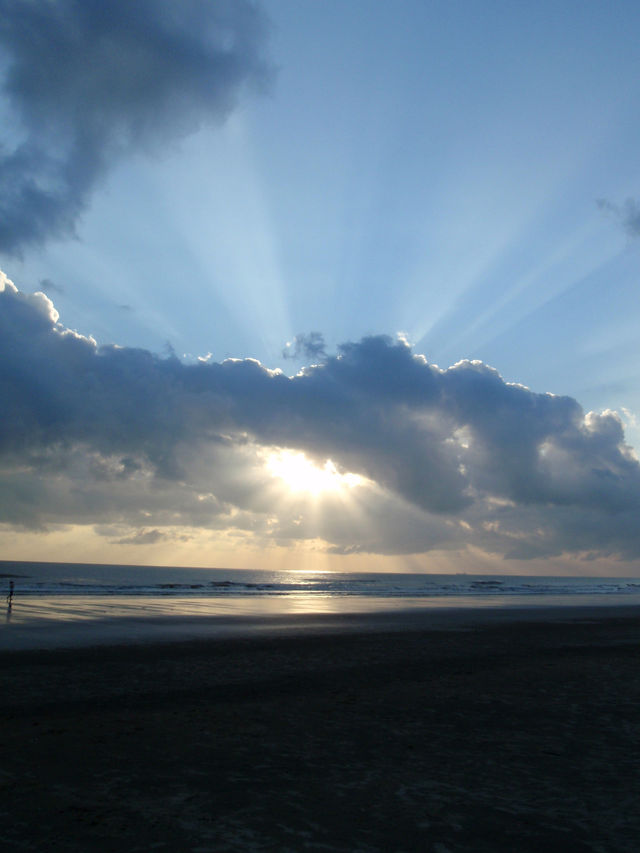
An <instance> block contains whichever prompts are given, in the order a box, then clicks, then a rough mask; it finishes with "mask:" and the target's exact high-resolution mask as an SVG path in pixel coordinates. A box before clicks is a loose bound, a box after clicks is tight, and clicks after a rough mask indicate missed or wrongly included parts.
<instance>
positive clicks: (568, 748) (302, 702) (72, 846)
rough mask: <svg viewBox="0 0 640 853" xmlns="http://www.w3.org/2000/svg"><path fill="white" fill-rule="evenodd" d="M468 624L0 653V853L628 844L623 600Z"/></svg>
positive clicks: (636, 761)
mask: <svg viewBox="0 0 640 853" xmlns="http://www.w3.org/2000/svg"><path fill="white" fill-rule="evenodd" d="M468 615H469V614H467V618H466V619H458V620H456V619H453V621H450V622H449V623H448V624H446V620H445V621H442V622H441V624H439V625H437V626H436V627H437V628H438V630H430V628H429V627H428V626H427V625H426V623H424V621H423V622H420V621H419V620H418V621H413V622H412V621H411V620H410V619H408V618H407V619H405V621H404V622H402V624H401V625H400V624H396V625H395V627H396V628H399V627H402V628H403V630H391V628H393V621H392V622H388V621H387V622H384V621H382V620H380V619H379V620H378V621H377V622H375V620H374V621H373V622H371V621H370V622H368V623H366V624H364V625H363V624H362V620H361V622H360V624H358V623H356V622H354V621H353V620H351V622H349V620H348V619H345V620H343V623H344V624H343V625H342V628H340V626H339V625H338V626H337V627H336V626H334V627H333V628H332V629H331V630H329V631H323V630H313V631H310V630H306V631H305V630H302V628H301V629H300V630H298V631H297V632H295V633H293V634H288V633H286V632H284V633H280V634H278V633H277V632H276V633H272V634H269V635H265V636H255V635H254V636H246V637H234V638H226V639H225V638H218V639H213V640H211V639H209V640H199V641H189V642H182V643H173V644H164V645H162V644H158V643H146V644H136V645H120V646H117V647H116V646H114V647H101V648H80V649H69V650H49V651H14V652H5V653H3V654H0V687H1V690H0V716H1V719H2V742H1V747H0V786H1V788H2V795H1V797H0V818H1V820H2V837H3V843H4V849H7V850H16V851H17V850H37V851H43V850H47V851H48V850H60V851H71V850H73V851H88V850H91V851H94V850H95V851H151V850H167V851H172V850H175V851H194V853H203V851H303V850H304V851H345V852H346V851H363V853H364V851H408V852H409V851H416V850H425V851H434V853H446V851H507V850H508V851H534V850H535V851H536V853H539V850H540V849H541V848H544V847H546V849H547V850H563V851H587V850H591V851H602V853H611V851H634V853H635V851H636V850H637V849H638V839H639V838H640V809H639V808H638V798H639V795H640V615H638V611H637V609H635V608H620V609H618V610H617V611H615V612H614V611H613V610H607V611H606V612H605V611H602V610H601V611H593V612H586V611H580V612H578V611H573V612H572V613H568V612H567V613H560V612H559V611H553V612H551V611H549V612H548V613H547V612H543V611H538V612H536V613H531V612H529V613H520V614H513V613H512V614H511V618H504V617H501V618H500V619H497V620H493V621H492V620H491V619H485V620H484V622H482V623H480V622H478V623H477V624H475V625H474V624H471V623H470V620H469V618H468ZM394 618H395V619H396V623H397V622H398V620H402V614H396V616H395V617H394ZM365 621H366V620H365ZM374 623H375V624H374ZM348 625H351V628H350V629H349V630H347V627H348ZM316 627H317V626H316Z"/></svg>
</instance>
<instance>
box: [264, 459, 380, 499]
mask: <svg viewBox="0 0 640 853" xmlns="http://www.w3.org/2000/svg"><path fill="white" fill-rule="evenodd" d="M267 469H268V470H269V471H270V473H271V474H273V475H274V476H276V477H278V478H279V479H280V480H282V481H283V482H284V484H285V485H286V486H287V487H288V488H289V490H290V491H292V492H306V493H307V494H310V495H315V496H317V495H320V494H323V493H325V492H338V491H343V490H344V489H352V488H353V487H354V486H358V485H360V484H361V483H363V482H364V480H363V478H362V477H359V476H358V475H357V474H341V473H340V472H339V471H338V469H337V468H336V466H335V464H334V463H333V462H332V461H331V459H327V460H326V462H325V463H324V465H323V466H322V467H320V466H319V465H316V464H315V463H314V462H312V461H311V460H310V459H307V457H306V456H305V455H304V453H302V452H301V451H297V450H275V451H273V452H272V453H270V454H269V456H268V457H267Z"/></svg>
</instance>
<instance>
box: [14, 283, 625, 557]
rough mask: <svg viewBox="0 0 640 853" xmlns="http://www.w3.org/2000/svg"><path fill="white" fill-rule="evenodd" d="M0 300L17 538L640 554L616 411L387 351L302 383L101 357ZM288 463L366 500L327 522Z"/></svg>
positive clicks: (226, 366) (298, 378)
mask: <svg viewBox="0 0 640 853" xmlns="http://www.w3.org/2000/svg"><path fill="white" fill-rule="evenodd" d="M0 288H1V292H0V400H2V401H3V404H2V408H3V411H2V417H1V419H0V471H1V488H0V522H4V523H5V524H11V525H15V526H18V527H23V528H32V529H40V528H45V527H47V526H48V525H52V524H66V523H80V524H93V525H112V526H113V525H116V526H117V525H120V527H119V528H118V530H121V531H122V530H124V532H121V534H119V536H118V537H116V538H119V540H120V541H140V542H141V543H144V542H145V541H152V540H156V541H157V540H158V539H159V538H161V536H164V535H168V534H167V531H168V530H170V529H171V528H172V526H173V527H175V528H178V527H179V528H181V529H182V530H183V531H184V528H185V527H189V526H191V527H203V528H207V529H211V530H229V529H234V530H243V531H245V533H246V535H247V536H248V537H251V538H252V539H253V540H254V541H256V542H263V543H264V542H278V543H280V544H287V543H290V542H292V541H294V540H317V541H320V542H322V543H323V544H322V547H324V548H326V549H327V550H329V551H331V552H333V553H353V552H375V553H382V554H401V553H424V552H427V551H430V550H433V549H450V548H467V547H470V546H473V547H477V548H480V549H482V550H483V551H485V552H488V553H491V554H498V555H504V556H508V557H514V558H522V559H526V558H530V557H540V556H549V555H559V554H563V553H565V554H566V553H568V554H580V555H591V556H594V555H599V556H603V555H610V556H611V555H613V556H620V557H624V558H630V559H633V558H637V557H638V556H639V555H640V532H639V531H638V525H637V513H638V510H639V509H640V466H639V464H638V461H637V459H636V457H635V454H634V453H633V451H632V450H631V448H629V447H628V446H627V445H626V444H625V440H624V432H623V427H622V423H621V420H620V418H619V417H618V415H617V414H615V413H613V412H604V413H601V414H597V413H586V414H585V412H584V411H583V410H582V408H581V407H580V406H579V404H578V403H577V402H576V401H575V400H573V399H571V398H569V397H557V396H552V395H549V394H537V393H534V392H532V391H531V390H529V389H528V388H525V387H523V386H520V385H514V384H509V383H507V382H505V381H504V379H503V378H502V377H501V376H500V375H499V374H498V372H497V371H496V370H494V369H492V368H490V367H488V366H486V365H485V364H482V363H480V362H469V361H463V362H460V363H458V364H456V365H454V366H452V367H450V368H448V369H446V370H445V369H440V368H438V367H437V366H435V365H432V364H429V363H428V362H427V361H426V360H425V358H424V357H423V356H421V355H417V354H415V353H414V352H412V350H411V348H410V347H409V346H408V345H407V344H406V342H404V341H393V340H391V339H389V338H386V337H370V338H365V339H363V340H361V341H359V342H355V343H347V344H344V345H343V346H341V347H340V348H339V350H338V352H337V354H335V355H330V356H327V357H326V358H325V359H324V361H323V362H322V363H321V364H316V365H314V366H313V367H308V368H305V369H303V370H302V371H301V372H299V373H298V374H297V375H295V376H293V377H288V376H286V375H284V374H283V373H281V372H280V371H272V370H269V369H267V368H266V367H264V366H263V365H261V364H259V363H258V362H256V361H254V360H249V359H245V360H233V359H230V360H226V361H223V362H221V363H216V362H211V361H202V362H199V363H196V364H183V363H182V362H180V361H179V360H178V359H177V358H175V357H174V356H169V357H164V358H163V357H160V356H158V355H154V354H152V353H150V352H147V351H145V350H141V349H126V348H120V347H117V346H105V347H98V346H97V345H96V343H95V341H93V340H92V339H91V338H88V337H84V336H82V335H79V334H78V333H76V332H73V331H70V330H69V329H67V328H65V327H64V326H63V325H62V324H61V323H60V322H59V317H58V312H57V311H56V310H55V308H54V306H53V303H52V302H51V300H50V299H49V298H48V297H47V296H46V295H45V294H44V293H38V294H33V295H27V294H24V293H21V292H19V291H18V290H17V288H16V287H15V286H14V285H13V284H12V283H11V282H10V281H9V280H8V279H7V278H6V277H5V276H4V275H2V276H1V277H0ZM274 448H291V449H295V450H298V451H303V452H304V453H305V454H306V455H307V457H309V458H310V459H312V460H315V461H317V462H318V463H319V464H323V463H324V461H325V460H326V459H328V458H329V459H331V460H332V461H333V463H334V464H335V465H336V467H337V469H338V470H339V471H341V472H353V473H355V474H358V475H360V477H361V478H362V480H361V484H360V485H358V486H357V487H354V488H351V489H349V490H348V494H346V492H345V493H342V492H336V493H335V494H332V493H328V494H327V495H325V496H323V498H322V501H321V504H320V506H318V505H314V506H312V505H311V504H312V499H311V497H309V496H306V497H305V496H304V495H298V496H295V495H292V494H287V490H286V489H285V488H284V487H283V485H282V483H281V482H278V481H277V478H274V475H273V473H272V472H270V470H269V466H268V464H266V462H267V460H268V457H269V453H272V452H273V450H274ZM123 525H124V528H123V527H122V526H123ZM127 531H128V532H127ZM148 531H151V533H149V532H148ZM132 537H133V538H132Z"/></svg>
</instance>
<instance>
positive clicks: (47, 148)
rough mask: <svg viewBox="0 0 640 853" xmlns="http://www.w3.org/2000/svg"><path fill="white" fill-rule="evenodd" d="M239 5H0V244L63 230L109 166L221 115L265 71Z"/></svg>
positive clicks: (255, 25) (139, 1)
mask: <svg viewBox="0 0 640 853" xmlns="http://www.w3.org/2000/svg"><path fill="white" fill-rule="evenodd" d="M264 37H265V21H264V18H263V16H262V14H261V13H260V11H259V9H258V8H257V6H256V5H255V4H254V3H252V2H249V0H135V2H131V0H110V2H108V3H105V2H104V0H47V2H42V1H41V0H0V69H1V70H2V71H3V72H4V75H3V76H4V80H3V83H4V94H5V97H6V99H7V104H8V114H7V115H5V116H3V117H2V119H3V126H4V132H3V135H2V137H1V138H0V251H2V252H6V253H19V252H20V251H21V250H23V249H24V248H25V247H27V246H29V245H31V244H38V243H42V242H44V241H45V240H47V239H49V238H51V237H61V236H68V235H70V234H72V233H73V230H74V225H75V223H76V221H77V219H78V217H79V216H80V214H81V213H82V212H83V210H84V209H85V208H86V206H87V203H88V200H89V197H90V194H91V191H92V190H93V188H94V187H95V185H96V183H97V182H98V181H99V180H100V179H101V178H102V177H103V176H104V175H105V173H106V172H107V170H108V169H109V167H110V166H111V165H112V163H113V162H114V161H115V160H116V159H117V158H119V157H121V156H122V155H124V154H127V153H131V152H132V151H135V150H139V149H143V150H154V149H157V148H158V147H160V146H162V145H163V144H166V143H167V142H170V141H172V140H175V139H178V138H180V137H183V136H184V135H186V134H188V133H191V132H193V131H194V130H196V129H197V128H198V127H199V126H200V125H201V124H203V123H204V122H207V121H210V120H214V121H217V120H222V119H224V118H225V117H226V116H227V115H228V113H229V112H230V111H231V110H232V109H233V107H234V105H235V103H236V101H237V98H238V97H239V96H240V95H241V93H242V91H243V90H244V89H246V88H260V87H263V86H264V85H265V83H266V82H267V81H268V79H269V76H270V73H269V69H268V66H267V64H266V62H265V59H264V51H263V46H264Z"/></svg>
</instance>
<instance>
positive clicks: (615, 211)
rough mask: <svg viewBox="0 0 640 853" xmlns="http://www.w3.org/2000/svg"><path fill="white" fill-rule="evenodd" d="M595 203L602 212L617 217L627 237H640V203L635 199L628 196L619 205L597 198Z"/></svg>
mask: <svg viewBox="0 0 640 853" xmlns="http://www.w3.org/2000/svg"><path fill="white" fill-rule="evenodd" d="M596 204H597V205H598V207H599V208H600V210H602V211H604V213H608V214H611V215H612V216H614V217H615V218H616V219H618V220H619V221H620V223H621V225H622V227H623V228H624V230H625V231H626V233H627V234H628V235H629V237H640V204H639V203H638V202H637V201H636V200H635V199H633V198H628V199H626V200H625V201H624V203H623V204H621V205H619V204H614V203H613V202H611V201H608V200H607V199H605V198H599V199H597V201H596Z"/></svg>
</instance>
